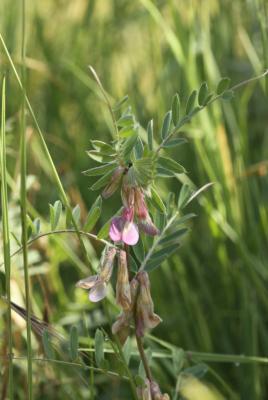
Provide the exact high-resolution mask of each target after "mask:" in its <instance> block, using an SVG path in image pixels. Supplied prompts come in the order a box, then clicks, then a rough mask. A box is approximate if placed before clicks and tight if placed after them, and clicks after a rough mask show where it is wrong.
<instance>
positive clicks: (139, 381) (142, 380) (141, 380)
mask: <svg viewBox="0 0 268 400" xmlns="http://www.w3.org/2000/svg"><path fill="white" fill-rule="evenodd" d="M134 380H135V383H136V385H137V386H138V387H144V386H145V378H143V377H142V376H139V375H136V376H135V378H134Z"/></svg>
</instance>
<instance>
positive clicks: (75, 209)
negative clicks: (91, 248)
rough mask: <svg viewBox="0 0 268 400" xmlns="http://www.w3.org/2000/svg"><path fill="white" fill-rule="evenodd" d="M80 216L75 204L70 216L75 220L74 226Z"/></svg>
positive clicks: (77, 206)
mask: <svg viewBox="0 0 268 400" xmlns="http://www.w3.org/2000/svg"><path fill="white" fill-rule="evenodd" d="M80 214H81V210H80V206H79V204H77V205H76V206H75V207H74V209H73V211H72V216H73V219H74V220H75V222H76V224H78V223H79V220H80Z"/></svg>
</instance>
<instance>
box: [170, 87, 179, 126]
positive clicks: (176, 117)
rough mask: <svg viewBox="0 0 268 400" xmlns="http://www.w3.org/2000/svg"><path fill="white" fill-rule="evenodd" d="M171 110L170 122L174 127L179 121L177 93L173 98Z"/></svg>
mask: <svg viewBox="0 0 268 400" xmlns="http://www.w3.org/2000/svg"><path fill="white" fill-rule="evenodd" d="M171 109H172V121H173V124H174V125H175V126H176V125H177V124H178V122H179V120H180V97H179V94H178V93H176V94H175V95H174V96H173V99H172V106H171Z"/></svg>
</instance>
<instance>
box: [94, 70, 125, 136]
mask: <svg viewBox="0 0 268 400" xmlns="http://www.w3.org/2000/svg"><path fill="white" fill-rule="evenodd" d="M88 67H89V69H90V71H91V73H92V75H93V76H94V78H95V81H96V82H97V84H98V86H99V88H100V90H101V92H102V94H103V97H104V99H105V102H106V104H107V107H108V109H109V111H110V114H111V117H112V121H113V126H114V131H115V134H116V137H117V140H119V132H118V128H117V124H116V119H115V115H114V112H113V108H112V105H111V103H110V100H109V98H108V96H107V93H106V91H105V90H104V87H103V86H102V83H101V81H100V78H99V77H98V75H97V73H96V71H95V69H94V68H93V67H92V66H91V65H89V66H88Z"/></svg>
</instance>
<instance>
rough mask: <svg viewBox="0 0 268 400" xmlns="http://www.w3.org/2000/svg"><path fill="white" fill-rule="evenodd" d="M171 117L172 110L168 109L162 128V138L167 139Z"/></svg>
mask: <svg viewBox="0 0 268 400" xmlns="http://www.w3.org/2000/svg"><path fill="white" fill-rule="evenodd" d="M171 117H172V112H171V111H168V112H167V113H166V115H165V117H164V120H163V125H162V129H161V138H162V139H165V137H166V136H167V135H168V132H169V128H170V123H171Z"/></svg>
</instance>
